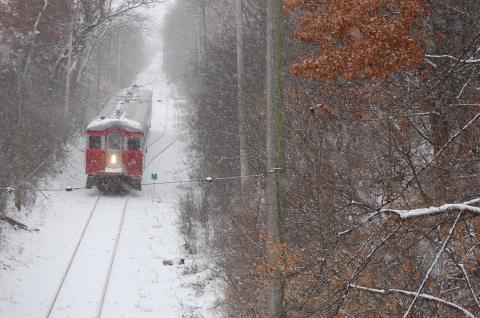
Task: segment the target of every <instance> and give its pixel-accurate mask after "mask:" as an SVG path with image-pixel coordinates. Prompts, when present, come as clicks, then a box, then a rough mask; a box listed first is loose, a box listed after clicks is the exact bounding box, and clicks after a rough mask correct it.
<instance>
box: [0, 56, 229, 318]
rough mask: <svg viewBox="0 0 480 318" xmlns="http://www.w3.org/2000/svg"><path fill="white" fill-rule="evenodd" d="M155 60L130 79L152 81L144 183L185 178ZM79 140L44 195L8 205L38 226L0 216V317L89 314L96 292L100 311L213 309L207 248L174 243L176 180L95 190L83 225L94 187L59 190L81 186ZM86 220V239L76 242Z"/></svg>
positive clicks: (177, 127) (201, 312) (146, 313)
mask: <svg viewBox="0 0 480 318" xmlns="http://www.w3.org/2000/svg"><path fill="white" fill-rule="evenodd" d="M161 60H162V57H161V54H159V55H158V56H157V57H156V58H155V59H154V62H153V63H152V65H151V66H150V67H149V68H148V69H147V70H145V72H144V73H143V74H141V75H140V76H139V77H138V80H137V84H140V85H144V86H146V87H149V88H151V89H152V90H153V92H154V96H153V100H154V101H156V102H154V104H153V118H152V130H151V137H150V143H151V144H150V147H149V150H148V154H147V158H146V162H147V163H148V167H147V169H146V171H145V173H144V179H143V183H150V182H151V181H150V180H149V177H150V175H151V173H157V174H158V177H159V180H158V182H161V181H172V180H185V178H186V177H187V176H186V175H185V170H186V169H185V167H184V162H183V159H182V158H183V157H184V148H185V146H186V145H185V141H184V139H183V138H181V135H182V134H183V129H184V128H183V127H185V126H184V125H182V118H183V112H184V109H183V108H182V107H183V106H182V104H180V103H178V102H177V97H178V96H176V94H175V89H174V87H172V86H170V85H169V84H168V82H167V80H166V78H165V76H163V73H162V72H161ZM83 148H84V142H83V139H81V138H79V140H78V141H77V142H76V143H75V145H71V146H70V147H69V156H68V160H66V162H64V163H62V164H61V167H60V168H61V170H62V172H61V173H60V174H59V175H57V176H53V177H51V178H49V179H48V180H45V181H44V182H43V184H42V185H41V186H40V189H43V190H45V191H44V193H45V194H46V195H47V197H48V198H45V197H44V196H43V195H41V194H38V195H37V198H36V200H35V203H34V204H33V206H32V207H30V208H29V209H27V210H26V211H24V212H23V214H22V215H21V216H18V215H17V214H16V212H14V210H13V208H12V209H11V210H10V214H11V215H15V218H17V219H19V220H20V221H21V222H24V223H25V224H27V225H28V226H29V228H30V229H37V230H34V231H30V232H27V231H23V230H18V231H16V230H14V229H13V228H11V227H10V226H9V225H5V224H2V225H1V226H2V233H3V234H2V238H1V243H0V244H1V246H0V285H1V286H2V288H0V317H1V318H16V317H18V318H24V317H47V316H48V312H49V311H51V315H50V317H78V318H87V317H96V315H97V313H98V307H99V303H100V301H101V299H102V297H103V298H104V303H103V309H102V310H101V316H102V317H112V318H113V317H114V318H118V317H216V316H218V313H216V311H215V308H214V307H215V303H216V300H217V299H218V298H219V297H221V288H220V282H219V280H218V279H215V278H214V277H213V273H212V272H211V271H210V270H209V268H210V266H208V260H207V256H206V253H202V252H200V253H198V255H196V256H195V258H194V259H191V258H190V256H189V255H186V253H185V252H184V251H183V248H182V243H183V239H182V237H181V236H180V233H179V230H178V227H179V209H178V193H177V192H178V190H177V184H174V183H173V184H162V185H157V186H156V187H155V188H154V187H153V186H151V185H146V186H144V187H143V190H142V191H141V192H135V191H132V192H131V193H130V194H123V195H122V194H117V195H112V194H108V195H104V196H103V197H101V198H100V199H99V203H98V207H97V208H96V209H95V211H94V214H93V217H92V219H91V221H90V223H89V225H88V227H85V225H86V224H87V221H88V219H89V215H90V212H91V211H92V209H93V207H94V205H95V202H96V201H97V198H98V191H97V190H96V189H91V190H85V189H80V190H76V191H73V192H66V191H63V189H65V187H66V186H73V187H74V188H75V187H80V188H81V187H83V186H84V182H85V175H84V172H83V171H84V149H83ZM51 190H60V191H51ZM127 197H128V198H129V199H128V202H127V203H126V205H125V206H126V208H125V218H124V223H123V226H122V230H121V233H120V236H119V238H118V242H117V244H118V247H117V249H116V254H115V257H114V258H113V259H112V258H111V255H112V253H113V252H112V251H113V250H114V242H115V241H116V234H115V231H114V230H112V229H117V228H118V226H117V224H119V219H120V213H122V211H121V210H122V207H123V206H124V205H123V203H124V202H125V201H126V198H127ZM111 223H114V226H112V224H111ZM85 228H86V231H85V238H84V240H82V241H81V242H79V238H80V236H81V234H82V232H83V231H84V229H85ZM107 231H111V233H110V232H107ZM77 245H78V247H79V249H78V252H77V253H76V254H75V255H73V252H74V250H75V247H76V246H77ZM182 260H184V261H182ZM70 261H71V264H70ZM69 264H70V265H69ZM171 264H173V265H171ZM109 266H110V267H111V273H110V276H109V277H108V275H107V272H108V269H109ZM67 268H68V269H69V270H68V271H67ZM62 280H63V281H64V283H63V284H62V285H61V282H62ZM57 292H58V296H56V294H57ZM102 293H103V296H102Z"/></svg>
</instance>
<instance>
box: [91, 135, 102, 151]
mask: <svg viewBox="0 0 480 318" xmlns="http://www.w3.org/2000/svg"><path fill="white" fill-rule="evenodd" d="M88 148H90V149H101V148H102V137H100V136H89V137H88Z"/></svg>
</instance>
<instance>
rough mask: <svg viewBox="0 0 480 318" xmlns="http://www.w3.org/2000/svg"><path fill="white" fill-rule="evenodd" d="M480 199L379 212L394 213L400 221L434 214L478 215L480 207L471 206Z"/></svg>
mask: <svg viewBox="0 0 480 318" xmlns="http://www.w3.org/2000/svg"><path fill="white" fill-rule="evenodd" d="M479 202H480V198H477V199H474V200H471V201H467V202H463V203H449V204H444V205H441V206H439V207H429V208H420V209H412V210H394V209H382V210H380V211H381V212H386V213H395V214H397V215H398V216H399V217H400V218H401V219H403V220H405V219H410V218H416V217H423V216H432V215H436V214H443V213H449V212H470V213H474V214H479V215H480V207H476V206H474V205H473V204H476V203H479Z"/></svg>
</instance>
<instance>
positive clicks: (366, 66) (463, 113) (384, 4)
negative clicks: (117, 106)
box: [0, 0, 480, 318]
mask: <svg viewBox="0 0 480 318" xmlns="http://www.w3.org/2000/svg"><path fill="white" fill-rule="evenodd" d="M169 1H173V0H169ZM112 2H115V1H108V0H62V1H60V0H31V1H27V2H26V1H23V0H3V1H0V96H1V97H0V127H1V129H0V149H1V151H0V167H1V168H2V169H0V221H5V220H6V219H5V217H4V212H5V210H6V209H7V205H8V202H9V198H10V197H11V195H12V194H11V193H10V192H12V191H13V192H14V205H15V207H16V209H17V211H18V212H17V213H19V214H20V213H22V212H21V211H22V209H23V208H24V207H25V206H27V205H28V204H29V202H32V200H34V198H35V196H37V195H41V189H38V187H37V182H38V180H40V179H41V178H43V177H45V176H47V175H52V174H55V173H57V172H58V171H56V169H57V165H56V163H58V162H60V161H62V160H65V158H67V156H68V151H69V150H68V147H67V146H66V145H67V144H68V142H69V141H71V140H73V139H75V138H83V135H82V133H83V130H84V128H85V125H86V123H87V122H88V120H90V119H91V117H92V116H93V115H94V114H95V113H96V112H98V111H99V109H101V107H102V105H103V103H104V102H105V101H107V100H108V99H109V98H111V97H112V96H114V94H115V92H117V91H118V90H119V89H120V88H123V87H125V86H127V85H130V84H131V82H132V81H133V80H134V79H135V76H136V74H137V73H138V72H139V71H140V70H142V69H144V68H145V67H146V66H147V65H148V62H149V59H150V58H151V57H152V55H153V54H152V53H153V52H152V48H150V47H148V46H147V45H146V43H145V41H144V36H143V34H144V33H145V32H147V33H148V32H153V31H149V30H148V22H149V21H148V20H147V19H146V18H145V17H144V16H142V15H141V14H138V13H136V11H134V9H136V8H139V7H141V6H143V7H145V6H147V8H148V5H149V4H152V3H155V2H162V1H155V0H126V1H118V3H119V4H117V5H116V6H115V5H113V7H112ZM479 21H480V2H479V1H474V0H456V1H453V0H444V1H434V0H343V1H333V0H283V1H282V0H175V1H174V4H173V6H172V9H171V11H170V12H169V14H168V16H167V18H166V20H165V24H164V26H163V28H162V30H161V34H162V39H163V43H162V50H163V56H164V61H163V71H164V72H165V73H166V74H167V75H168V78H169V80H170V81H171V83H173V84H174V85H175V87H176V89H177V91H178V95H179V97H182V98H183V97H184V98H185V99H186V101H187V104H188V105H189V108H188V109H190V110H191V112H190V113H189V114H188V115H187V121H188V126H189V127H188V136H187V138H188V142H189V149H188V153H187V154H185V158H178V160H186V161H187V164H188V167H189V168H188V174H189V177H190V179H191V180H202V181H205V180H208V181H210V182H198V183H195V182H192V183H185V184H184V185H183V186H182V187H181V189H180V190H179V193H178V195H179V196H180V209H181V222H180V224H179V226H180V231H181V234H182V235H183V239H184V242H183V246H184V248H185V250H186V251H188V253H190V254H192V255H193V254H197V253H199V252H200V251H199V248H203V247H205V246H206V247H207V249H208V251H207V252H208V255H209V258H210V259H211V260H212V261H211V262H212V267H213V268H214V269H215V273H217V274H216V275H217V277H218V278H220V279H221V280H222V282H223V288H224V297H223V298H222V299H219V300H218V301H217V302H218V304H217V306H218V308H220V310H221V312H222V315H223V316H225V317H405V318H406V317H479V316H480V301H479V293H480V272H479V268H480V267H478V268H477V266H479V265H480V219H478V216H479V214H480V191H479V190H477V186H479V185H480V179H479V174H480V172H479V170H477V169H480V141H479V138H477V136H478V135H477V133H480V125H479V117H480V77H479V71H480V68H479V66H480V25H479ZM272 105H273V106H277V107H280V108H272ZM272 109H273V110H274V112H273V113H272ZM206 177H208V179H205V178H206ZM8 220H10V221H11V222H13V220H12V219H8ZM0 234H1V231H0ZM0 239H1V236H0Z"/></svg>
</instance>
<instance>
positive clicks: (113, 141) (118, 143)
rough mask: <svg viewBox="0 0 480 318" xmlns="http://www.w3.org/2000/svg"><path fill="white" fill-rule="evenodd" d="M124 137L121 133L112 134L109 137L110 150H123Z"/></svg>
mask: <svg viewBox="0 0 480 318" xmlns="http://www.w3.org/2000/svg"><path fill="white" fill-rule="evenodd" d="M122 143H123V136H122V135H121V134H119V133H116V132H114V133H111V134H110V135H109V136H108V147H109V148H110V149H122Z"/></svg>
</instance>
